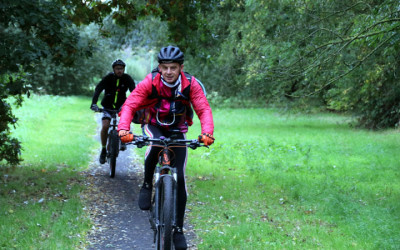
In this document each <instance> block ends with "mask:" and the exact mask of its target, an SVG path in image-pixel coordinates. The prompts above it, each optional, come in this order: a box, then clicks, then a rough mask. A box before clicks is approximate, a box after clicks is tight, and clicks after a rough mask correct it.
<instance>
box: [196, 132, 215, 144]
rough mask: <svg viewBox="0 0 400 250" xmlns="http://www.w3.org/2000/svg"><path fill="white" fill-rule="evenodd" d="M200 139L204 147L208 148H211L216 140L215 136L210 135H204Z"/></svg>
mask: <svg viewBox="0 0 400 250" xmlns="http://www.w3.org/2000/svg"><path fill="white" fill-rule="evenodd" d="M199 138H200V141H201V142H202V143H204V145H206V146H210V145H211V144H213V143H214V141H215V138H214V137H213V135H212V134H208V133H203V134H202V135H200V136H199Z"/></svg>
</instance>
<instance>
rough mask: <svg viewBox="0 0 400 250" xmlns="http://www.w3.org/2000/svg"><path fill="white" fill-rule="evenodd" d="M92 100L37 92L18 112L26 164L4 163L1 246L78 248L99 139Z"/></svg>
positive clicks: (0, 197)
mask: <svg viewBox="0 0 400 250" xmlns="http://www.w3.org/2000/svg"><path fill="white" fill-rule="evenodd" d="M89 103H90V100H89V99H88V98H83V97H57V96H36V95H35V96H32V97H31V98H30V99H27V100H26V101H25V102H24V105H23V107H22V108H20V109H18V110H16V112H15V113H16V115H17V117H19V118H20V120H19V126H18V128H17V129H16V130H15V131H14V134H15V136H16V137H17V138H18V139H20V141H21V142H22V147H23V152H22V158H23V159H24V161H23V162H22V164H21V165H20V166H18V167H15V168H6V167H0V186H1V189H0V204H1V207H0V221H1V224H0V235H1V237H0V248H1V249H11V248H16V249H75V248H81V247H84V244H85V232H87V230H88V229H89V226H90V221H89V220H88V219H87V217H86V215H85V213H84V211H83V205H82V203H81V201H80V191H81V190H82V188H83V187H82V185H81V184H82V177H81V175H80V170H82V169H83V168H85V167H87V165H88V162H89V160H90V151H91V149H92V148H93V146H94V145H95V144H96V142H95V141H94V139H93V132H94V131H93V130H94V128H95V127H96V123H95V121H94V119H93V114H92V112H90V110H89V108H88V106H89Z"/></svg>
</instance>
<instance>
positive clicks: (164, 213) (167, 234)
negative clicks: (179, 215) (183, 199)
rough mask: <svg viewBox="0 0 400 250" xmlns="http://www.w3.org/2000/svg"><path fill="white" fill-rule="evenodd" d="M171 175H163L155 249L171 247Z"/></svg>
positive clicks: (168, 248)
mask: <svg viewBox="0 0 400 250" xmlns="http://www.w3.org/2000/svg"><path fill="white" fill-rule="evenodd" d="M173 185H174V181H173V177H172V176H169V175H167V176H164V177H163V179H162V185H161V188H162V190H161V199H160V210H159V211H160V216H159V219H160V225H159V227H158V230H157V238H156V246H157V249H163V250H170V249H173V248H172V244H173V242H172V228H173V225H172V221H173V220H172V216H173V209H174V197H173Z"/></svg>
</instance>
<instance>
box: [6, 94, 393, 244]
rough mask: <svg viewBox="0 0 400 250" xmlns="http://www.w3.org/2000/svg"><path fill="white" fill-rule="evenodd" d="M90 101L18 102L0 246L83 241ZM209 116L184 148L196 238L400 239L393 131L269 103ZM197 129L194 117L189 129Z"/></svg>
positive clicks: (280, 241)
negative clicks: (205, 140) (210, 132)
mask: <svg viewBox="0 0 400 250" xmlns="http://www.w3.org/2000/svg"><path fill="white" fill-rule="evenodd" d="M89 103H90V100H89V99H88V98H82V97H49V96H34V97H33V98H31V99H27V101H26V103H25V104H24V106H23V108H22V109H19V110H17V116H18V117H20V118H21V119H20V122H19V127H18V128H17V130H16V131H15V135H16V136H17V137H18V138H19V139H20V140H21V141H22V142H23V147H24V151H23V153H22V157H23V158H24V162H23V163H22V164H21V166H20V167H16V168H5V167H0V204H1V206H0V221H1V224H0V235H1V237H0V249H10V248H11V249H12V248H15V249H29V248H33V249H76V248H83V247H85V235H86V232H87V231H88V230H89V227H90V221H89V220H88V219H87V216H86V214H85V212H84V211H83V206H84V204H82V203H81V201H80V192H81V190H82V189H83V188H84V187H83V185H82V177H81V175H80V171H81V170H82V169H84V168H86V167H87V164H88V161H89V159H90V152H91V149H92V148H93V147H96V146H98V143H97V142H95V141H94V139H93V136H94V133H95V126H96V123H95V121H94V118H93V113H92V112H91V111H90V110H89V109H88V104H89ZM214 119H215V137H216V143H215V144H214V145H212V146H211V147H210V149H205V148H200V149H197V150H195V151H190V158H189V164H188V166H187V175H188V186H189V201H188V209H190V211H191V212H190V213H189V214H188V217H189V219H190V222H191V223H192V224H194V225H195V230H196V233H197V235H198V236H199V238H200V239H201V240H200V241H199V242H198V247H199V249H208V248H211V249H271V248H272V249H398V248H399V247H400V237H399V235H400V218H399V217H400V203H399V200H400V184H399V183H400V172H399V170H400V154H399V152H398V151H399V148H400V135H399V133H398V132H399V131H398V130H386V131H382V132H371V131H366V130H358V129H354V128H351V127H349V126H348V125H347V124H348V122H349V121H350V120H349V118H348V117H346V116H338V115H333V114H315V115H285V114H279V113H278V112H276V111H274V110H269V109H215V110H214ZM135 132H136V133H140V130H139V129H138V128H137V126H136V127H135ZM199 133H200V128H199V122H198V121H196V123H195V125H194V126H193V127H192V128H191V129H190V132H189V134H188V137H190V138H194V137H197V135H198V134H199ZM142 150H144V149H142Z"/></svg>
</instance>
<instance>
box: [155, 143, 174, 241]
mask: <svg viewBox="0 0 400 250" xmlns="http://www.w3.org/2000/svg"><path fill="white" fill-rule="evenodd" d="M170 164H171V162H170V159H169V151H168V149H167V148H165V149H163V153H162V154H161V156H160V164H159V165H157V167H156V171H155V174H154V177H155V178H154V179H155V194H154V211H149V213H150V214H149V215H150V218H152V219H150V224H151V228H152V229H153V230H154V233H155V235H156V232H157V230H159V229H160V227H161V226H162V225H161V223H160V214H161V211H160V205H161V204H159V202H160V201H161V195H162V194H161V189H160V188H161V186H162V179H163V178H164V177H165V176H167V175H172V177H173V179H174V182H173V185H174V186H173V215H172V226H173V228H175V226H176V204H177V195H178V191H177V188H176V185H177V181H178V174H177V172H176V169H175V168H172V167H171V166H170ZM151 213H153V214H151Z"/></svg>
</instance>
